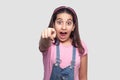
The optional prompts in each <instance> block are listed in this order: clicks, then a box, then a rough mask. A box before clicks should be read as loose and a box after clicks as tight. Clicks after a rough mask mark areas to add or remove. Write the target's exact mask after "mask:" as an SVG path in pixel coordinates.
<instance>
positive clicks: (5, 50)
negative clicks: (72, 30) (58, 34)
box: [0, 0, 120, 80]
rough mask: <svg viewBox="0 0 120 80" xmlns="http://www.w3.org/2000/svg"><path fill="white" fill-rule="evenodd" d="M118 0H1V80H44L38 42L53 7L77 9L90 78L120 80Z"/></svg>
mask: <svg viewBox="0 0 120 80" xmlns="http://www.w3.org/2000/svg"><path fill="white" fill-rule="evenodd" d="M119 4H120V3H119V0H0V80H43V72H44V71H43V63H42V54H41V53H40V52H39V49H38V43H39V39H40V35H41V32H42V31H43V30H44V29H45V28H47V26H48V23H49V21H50V18H51V15H52V12H53V10H54V9H55V8H56V7H58V6H61V5H65V6H69V7H72V8H73V9H75V11H76V13H77V15H78V20H79V31H80V36H81V38H82V40H83V41H84V42H85V43H86V45H87V47H88V80H120V77H119V72H120V63H119V60H120V58H119V56H120V42H119V41H120V36H119V34H120V29H119V27H120V5H119Z"/></svg>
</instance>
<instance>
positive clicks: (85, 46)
mask: <svg viewBox="0 0 120 80" xmlns="http://www.w3.org/2000/svg"><path fill="white" fill-rule="evenodd" d="M81 43H82V46H83V48H84V49H85V52H84V54H83V55H86V54H87V53H88V49H87V45H86V44H85V42H84V41H81Z"/></svg>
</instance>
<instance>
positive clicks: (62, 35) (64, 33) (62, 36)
mask: <svg viewBox="0 0 120 80" xmlns="http://www.w3.org/2000/svg"><path fill="white" fill-rule="evenodd" d="M59 34H60V38H61V39H65V38H66V35H67V32H60V33H59Z"/></svg>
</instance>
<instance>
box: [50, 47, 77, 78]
mask: <svg viewBox="0 0 120 80" xmlns="http://www.w3.org/2000/svg"><path fill="white" fill-rule="evenodd" d="M75 56H76V48H75V47H73V53H72V61H71V65H69V66H67V67H66V68H61V67H60V50H59V46H56V63H55V64H54V65H53V67H52V73H51V77H50V80H74V65H75ZM66 57H67V56H66Z"/></svg>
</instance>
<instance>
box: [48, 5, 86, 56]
mask: <svg viewBox="0 0 120 80" xmlns="http://www.w3.org/2000/svg"><path fill="white" fill-rule="evenodd" d="M64 12H65V13H68V14H70V15H71V16H72V18H73V24H74V25H75V29H74V31H72V32H71V35H70V38H71V39H72V45H73V46H74V47H76V48H78V51H79V53H80V55H82V54H83V53H84V52H85V49H84V47H83V46H82V43H81V39H80V35H79V29H78V18H77V15H76V12H75V11H74V10H73V9H72V8H71V7H66V6H60V7H58V8H56V9H55V10H54V12H53V14H52V17H51V20H50V23H49V26H48V27H51V28H53V25H54V23H55V20H56V18H57V15H58V14H60V13H64ZM57 40H58V39H57V38H56V39H55V43H57Z"/></svg>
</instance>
